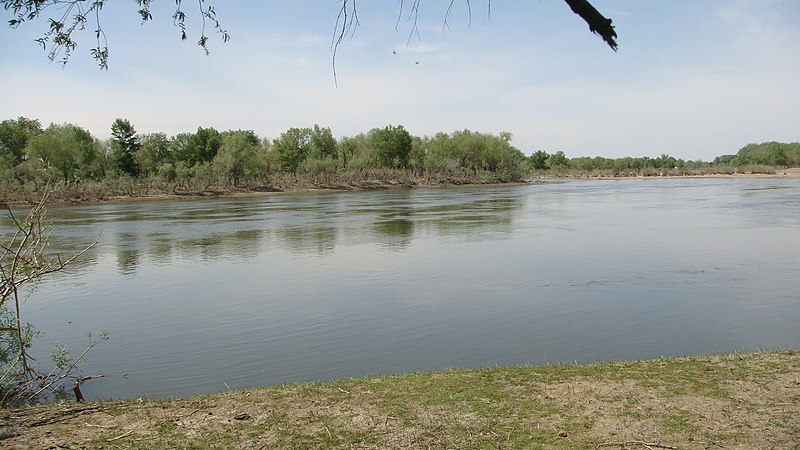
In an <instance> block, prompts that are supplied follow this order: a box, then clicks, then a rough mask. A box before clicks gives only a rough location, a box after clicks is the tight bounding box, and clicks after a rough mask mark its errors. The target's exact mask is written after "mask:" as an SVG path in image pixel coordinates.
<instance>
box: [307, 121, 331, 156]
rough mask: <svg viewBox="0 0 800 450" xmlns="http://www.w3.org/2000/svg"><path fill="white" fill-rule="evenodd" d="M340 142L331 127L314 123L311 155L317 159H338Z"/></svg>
mask: <svg viewBox="0 0 800 450" xmlns="http://www.w3.org/2000/svg"><path fill="white" fill-rule="evenodd" d="M337 148H338V144H337V143H336V138H334V137H333V133H332V132H331V129H330V128H327V127H325V128H321V127H320V126H319V125H316V124H315V125H314V128H312V129H311V150H310V154H309V156H311V157H314V158H317V159H326V158H332V159H336V153H337Z"/></svg>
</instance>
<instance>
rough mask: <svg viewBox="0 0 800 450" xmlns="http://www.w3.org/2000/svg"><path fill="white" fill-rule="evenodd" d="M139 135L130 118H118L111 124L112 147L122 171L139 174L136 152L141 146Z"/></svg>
mask: <svg viewBox="0 0 800 450" xmlns="http://www.w3.org/2000/svg"><path fill="white" fill-rule="evenodd" d="M140 146H141V145H140V143H139V136H138V135H137V134H136V130H135V129H134V128H133V125H131V123H130V121H128V119H119V118H118V119H116V120H114V123H113V124H111V149H112V155H113V160H114V163H115V165H116V167H117V170H119V171H120V172H122V173H125V174H128V175H130V176H137V175H139V166H138V164H137V163H136V159H137V158H136V154H137V152H138V151H139V148H140Z"/></svg>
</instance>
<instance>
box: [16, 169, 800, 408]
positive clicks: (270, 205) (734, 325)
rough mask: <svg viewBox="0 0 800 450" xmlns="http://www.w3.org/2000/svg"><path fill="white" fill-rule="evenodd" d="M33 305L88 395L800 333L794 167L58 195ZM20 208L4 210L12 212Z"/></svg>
mask: <svg viewBox="0 0 800 450" xmlns="http://www.w3.org/2000/svg"><path fill="white" fill-rule="evenodd" d="M49 213H50V216H51V218H52V219H53V226H54V228H53V232H54V235H53V244H54V247H55V248H57V249H58V250H59V251H62V252H65V253H68V252H69V251H71V250H75V249H78V248H80V247H81V246H84V245H86V244H88V243H90V242H92V241H94V240H95V239H96V238H98V237H99V240H100V242H99V244H98V245H97V246H96V247H95V248H94V249H93V250H91V251H90V253H89V254H88V255H87V256H86V257H85V258H84V259H83V260H82V261H81V262H80V263H78V264H76V265H74V266H73V267H72V268H71V269H70V270H69V271H68V272H67V273H63V274H59V275H57V276H56V277H53V278H50V279H49V280H48V281H46V282H44V283H42V284H41V285H40V287H39V288H38V289H37V290H36V291H35V292H34V293H33V294H32V296H31V298H30V299H29V300H28V301H27V302H26V304H25V305H24V313H25V318H26V319H27V320H28V321H29V322H31V323H33V324H34V325H35V326H36V327H37V328H38V329H40V330H42V331H44V332H45V334H44V335H43V336H41V337H40V338H39V339H38V340H37V341H36V344H35V346H34V348H33V352H34V354H37V355H39V357H38V360H39V361H46V360H47V353H48V351H49V350H50V349H51V348H52V346H53V344H55V343H58V344H66V345H68V346H69V347H70V349H71V350H72V352H73V354H77V353H79V352H80V351H81V350H82V347H83V346H85V343H86V342H87V332H93V333H95V336H96V334H97V333H98V332H99V331H101V330H108V332H109V333H110V339H109V340H108V341H105V342H102V343H100V344H99V345H98V346H97V347H95V348H94V349H92V351H91V352H90V354H89V359H88V361H87V362H86V363H85V364H84V365H83V370H84V373H85V374H87V375H91V374H94V373H103V374H105V378H103V379H97V380H91V381H88V382H87V383H86V384H85V385H84V387H83V390H84V393H85V394H86V396H87V397H89V398H92V399H110V398H138V397H180V396H188V395H193V394H199V393H207V392H217V391H223V390H227V389H235V388H244V387H253V386H265V385H276V384H285V383H295V382H303V381H308V380H330V379H340V378H347V377H362V376H374V375H378V374H387V373H403V372H413V371H427V370H433V369H444V368H451V367H485V366H495V365H497V366H507V365H526V364H547V363H569V362H590V361H597V360H623V359H638V358H657V357H660V356H678V355H697V354H706V353H712V352H731V351H739V350H744V351H752V350H756V349H780V348H787V347H788V348H797V347H798V346H800V179H796V178H795V179H760V178H714V179H630V180H593V181H586V180H567V181H563V182H554V183H546V184H530V185H522V186H491V187H463V188H439V189H413V190H388V191H380V192H321V193H302V194H265V195H254V196H246V197H229V198H213V199H198V200H169V201H143V202H124V203H110V204H98V205H82V206H70V207H63V208H51V209H50V211H49ZM8 225H9V224H8V221H7V220H5V221H3V222H2V226H3V227H8Z"/></svg>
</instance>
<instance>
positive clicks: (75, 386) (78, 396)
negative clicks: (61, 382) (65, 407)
mask: <svg viewBox="0 0 800 450" xmlns="http://www.w3.org/2000/svg"><path fill="white" fill-rule="evenodd" d="M95 378H103V374H102V373H100V374H97V375H92V376H89V377H80V378H78V379H76V380H75V382H74V383H72V392H74V393H75V401H77V402H78V403H83V402H85V401H86V399H84V398H83V392H81V384H83V382H84V381H87V380H93V379H95Z"/></svg>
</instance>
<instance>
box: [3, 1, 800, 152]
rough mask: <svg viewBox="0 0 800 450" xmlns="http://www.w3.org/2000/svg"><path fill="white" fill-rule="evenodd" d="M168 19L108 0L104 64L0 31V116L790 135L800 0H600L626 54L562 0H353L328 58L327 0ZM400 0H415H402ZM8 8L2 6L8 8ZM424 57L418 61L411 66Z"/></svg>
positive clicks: (583, 141) (330, 19)
mask: <svg viewBox="0 0 800 450" xmlns="http://www.w3.org/2000/svg"><path fill="white" fill-rule="evenodd" d="M185 3H186V9H187V13H189V15H190V17H189V25H190V27H189V34H190V36H189V41H187V42H181V41H180V39H179V36H178V31H177V30H176V29H175V28H173V27H172V20H171V18H170V16H171V11H170V6H171V5H174V3H173V2H171V1H166V0H157V1H156V2H155V8H154V11H153V12H154V14H153V15H154V21H153V22H152V23H147V24H144V25H142V24H140V22H139V20H138V19H137V13H136V10H137V8H136V6H135V4H134V2H133V1H131V0H128V1H126V0H121V1H112V2H110V3H109V5H108V6H107V7H106V9H105V10H104V11H103V21H104V26H105V29H106V33H107V36H108V40H109V47H110V50H111V57H110V67H109V70H108V71H101V70H98V69H97V67H96V65H95V64H94V61H93V60H92V59H91V57H90V56H89V53H88V51H89V49H90V48H91V47H92V45H93V42H92V40H93V34H92V32H91V30H87V31H86V32H84V33H83V34H82V35H80V36H79V37H80V40H79V43H80V44H81V45H80V47H78V49H77V50H76V51H75V53H74V55H73V57H72V59H71V60H70V62H69V64H67V66H66V67H62V66H60V65H58V64H53V63H50V62H49V61H48V60H47V59H46V54H45V52H43V51H42V50H41V48H40V47H38V45H37V44H36V43H34V42H33V39H35V38H36V37H38V36H39V35H40V34H41V33H42V32H43V31H44V27H45V26H46V23H45V22H44V21H41V22H39V23H35V22H34V23H29V24H25V25H24V26H23V27H22V28H20V29H18V30H9V29H8V28H7V27H2V30H0V57H1V58H2V66H0V79H2V80H3V85H4V90H3V99H2V102H0V119H6V118H15V117H17V116H19V115H23V116H27V117H31V118H38V119H40V120H41V121H42V123H43V124H45V125H46V124H48V123H50V122H59V123H60V122H72V123H75V124H77V125H80V126H82V127H85V128H87V129H88V130H90V131H91V132H92V133H93V134H95V135H96V136H97V137H100V138H107V137H108V136H109V135H110V127H111V123H112V122H113V120H114V119H115V118H116V117H125V118H127V119H129V120H130V121H131V122H132V123H133V124H134V126H135V127H136V129H137V130H138V131H139V132H140V133H147V132H156V131H163V132H166V133H167V134H175V133H178V132H182V131H193V130H195V129H196V128H197V127H198V126H204V127H207V126H212V127H215V128H217V129H219V130H224V129H229V128H235V129H238V128H243V129H253V130H255V131H256V132H257V133H258V134H259V135H261V136H262V137H269V138H274V137H277V136H278V135H279V134H280V133H281V132H282V131H284V130H286V129H287V128H289V127H291V126H300V127H302V126H311V125H313V124H315V123H318V124H320V125H322V126H329V127H330V128H331V129H332V130H333V132H334V134H335V135H337V136H352V135H355V134H357V133H359V132H362V131H368V130H369V129H371V128H374V127H382V126H385V125H387V124H401V125H404V126H405V127H406V128H407V129H408V130H409V131H410V132H411V133H413V134H416V135H420V136H422V135H431V134H433V133H436V132H438V131H445V132H451V131H454V130H456V129H463V128H469V129H472V130H477V131H483V132H491V133H497V132H500V131H502V130H508V131H511V132H512V133H513V135H514V139H513V144H514V145H516V146H517V147H518V148H520V149H521V150H523V151H524V152H525V153H531V152H532V151H534V150H537V149H544V150H547V151H549V152H554V151H557V150H563V151H564V152H566V154H567V155H568V156H570V157H575V156H587V155H588V156H595V155H602V156H608V157H621V156H645V155H647V156H658V155H660V154H662V153H669V154H672V155H675V156H678V157H681V158H684V159H698V158H699V159H703V160H710V159H713V158H714V157H715V156H717V155H720V154H726V153H735V152H736V151H737V150H738V149H739V148H740V147H742V146H743V145H745V144H747V143H750V142H762V141H767V140H778V141H785V142H796V141H800V44H798V43H800V1H798V0H724V1H723V0H717V1H711V0H670V1H664V0H658V1H656V0H594V2H593V4H594V5H595V6H596V7H597V8H598V9H599V10H600V11H601V12H603V13H605V14H606V15H607V16H609V17H611V18H613V20H614V24H615V25H616V29H617V32H618V34H619V52H618V53H614V52H613V51H611V50H610V49H609V48H608V47H607V46H606V45H605V44H604V43H603V42H602V40H601V39H600V38H599V37H597V36H594V35H592V34H590V33H589V31H588V29H587V26H586V24H585V23H584V22H583V21H582V20H581V19H580V18H579V17H578V16H576V15H574V14H573V13H572V12H571V11H570V10H569V8H568V7H567V5H566V4H565V3H564V2H563V1H562V0H540V1H530V0H517V1H510V0H494V1H492V11H491V20H490V19H489V18H488V17H487V2H486V1H480V0H478V1H476V0H472V2H471V3H472V23H471V25H470V24H469V22H468V20H467V15H466V6H465V2H463V1H460V0H456V2H455V4H456V7H455V9H454V11H453V14H452V16H451V17H450V18H449V21H448V22H449V25H450V27H449V29H448V30H446V31H444V33H443V32H442V25H443V20H444V15H445V10H446V8H447V4H448V3H449V2H448V1H445V0H423V2H422V3H423V4H422V8H423V9H422V18H421V21H420V23H419V28H420V34H421V39H420V40H418V39H417V38H416V37H414V38H413V39H411V41H410V43H409V44H407V40H408V37H409V32H410V31H411V25H410V23H408V22H407V21H406V17H403V19H402V20H401V21H400V24H399V28H398V30H395V22H396V20H397V16H398V11H399V4H400V2H399V0H393V1H388V0H358V7H359V18H360V22H361V26H360V27H359V28H358V30H357V31H356V33H355V36H354V38H353V39H352V40H348V41H346V42H345V43H344V44H343V45H342V47H340V50H339V54H338V58H337V68H338V81H339V85H338V87H337V86H335V85H334V80H333V73H332V69H331V48H330V44H331V37H332V34H333V27H334V23H335V19H336V14H337V12H338V8H339V3H338V2H337V1H336V0H316V1H310V0H309V1H300V0H275V1H269V2H265V1H219V0H218V1H214V2H212V4H213V5H215V7H216V9H217V13H218V16H219V19H220V20H221V21H222V23H223V25H224V26H225V27H226V28H227V29H228V31H229V33H230V35H231V41H230V42H228V43H225V44H223V43H222V42H221V40H219V39H217V38H216V37H215V36H212V37H211V41H210V44H209V46H210V49H211V55H210V56H205V55H204V54H203V52H202V51H201V49H199V48H198V47H197V46H195V45H194V42H195V41H196V39H197V37H198V33H199V22H198V21H196V20H193V19H196V16H197V14H196V13H194V10H193V6H194V3H193V2H185ZM406 3H410V2H409V1H407V2H406ZM0 14H2V18H3V19H4V21H5V20H7V19H8V18H9V15H8V13H7V12H2V13H0ZM417 62H418V64H417Z"/></svg>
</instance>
